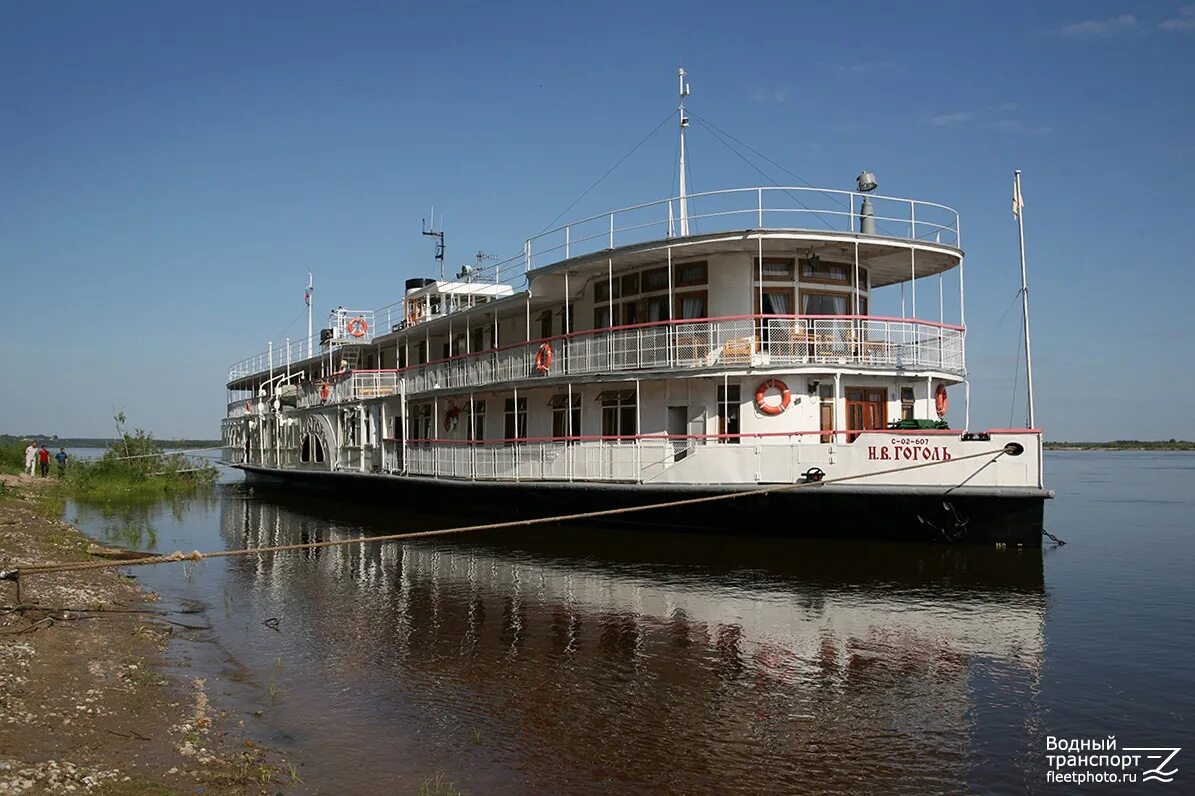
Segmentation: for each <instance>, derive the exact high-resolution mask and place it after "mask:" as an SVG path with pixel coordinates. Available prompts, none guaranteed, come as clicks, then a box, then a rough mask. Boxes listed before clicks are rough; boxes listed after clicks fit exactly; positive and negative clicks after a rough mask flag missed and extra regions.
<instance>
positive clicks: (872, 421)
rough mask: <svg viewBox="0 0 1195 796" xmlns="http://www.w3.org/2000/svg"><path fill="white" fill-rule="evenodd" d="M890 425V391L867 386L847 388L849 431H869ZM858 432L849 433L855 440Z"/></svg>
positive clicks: (850, 440) (847, 424)
mask: <svg viewBox="0 0 1195 796" xmlns="http://www.w3.org/2000/svg"><path fill="white" fill-rule="evenodd" d="M887 426H888V391H887V390H885V389H871V388H866V387H847V388H846V427H847V430H848V431H869V430H872V429H882V428H887ZM858 436H859V435H858V434H847V438H846V441H847V442H854V441H855V439H856V438H857V437H858Z"/></svg>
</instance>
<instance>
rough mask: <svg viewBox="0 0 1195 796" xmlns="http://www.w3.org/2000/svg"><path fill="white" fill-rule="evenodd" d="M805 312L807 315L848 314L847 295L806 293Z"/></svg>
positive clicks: (804, 298) (804, 300) (803, 298)
mask: <svg viewBox="0 0 1195 796" xmlns="http://www.w3.org/2000/svg"><path fill="white" fill-rule="evenodd" d="M802 300H803V302H804V308H803V310H802V311H803V313H804V314H805V315H846V314H847V297H846V296H829V295H825V294H822V293H806V294H805V295H804V296H803V297H802Z"/></svg>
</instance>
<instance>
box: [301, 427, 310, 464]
mask: <svg viewBox="0 0 1195 796" xmlns="http://www.w3.org/2000/svg"><path fill="white" fill-rule="evenodd" d="M299 461H301V462H304V463H306V462H309V461H311V435H310V434H304V435H303V445H302V447H301V448H299Z"/></svg>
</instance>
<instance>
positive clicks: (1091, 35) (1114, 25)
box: [1058, 14, 1140, 39]
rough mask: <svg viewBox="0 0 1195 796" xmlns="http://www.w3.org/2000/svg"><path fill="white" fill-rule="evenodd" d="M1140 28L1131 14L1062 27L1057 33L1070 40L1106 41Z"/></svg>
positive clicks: (1088, 20)
mask: <svg viewBox="0 0 1195 796" xmlns="http://www.w3.org/2000/svg"><path fill="white" fill-rule="evenodd" d="M1138 27H1140V23H1139V22H1138V21H1137V18H1136V17H1135V16H1133V15H1132V14H1121V15H1120V16H1118V17H1111V18H1109V19H1087V20H1084V21H1083V22H1075V23H1073V24H1071V25H1063V26H1062V27H1061V28H1059V29H1058V32H1059V33H1060V34H1062V35H1063V36H1066V37H1067V38H1071V39H1108V38H1111V37H1113V36H1118V35H1120V34H1122V33H1132V32H1133V31H1135V30H1137V29H1138Z"/></svg>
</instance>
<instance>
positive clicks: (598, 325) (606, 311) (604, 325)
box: [593, 307, 610, 329]
mask: <svg viewBox="0 0 1195 796" xmlns="http://www.w3.org/2000/svg"><path fill="white" fill-rule="evenodd" d="M593 328H594V329H609V328H610V308H609V307H598V308H596V309H595V310H594V311H593Z"/></svg>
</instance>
